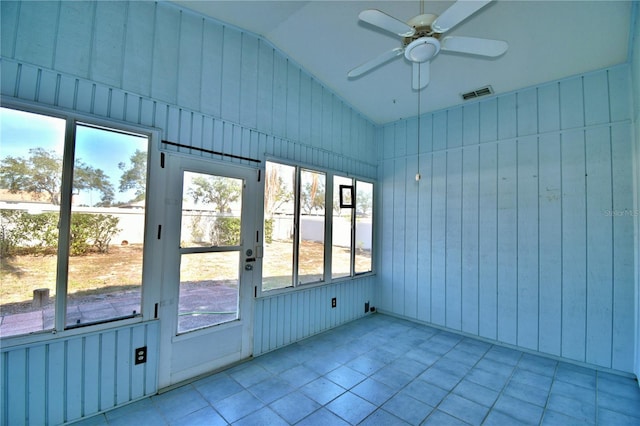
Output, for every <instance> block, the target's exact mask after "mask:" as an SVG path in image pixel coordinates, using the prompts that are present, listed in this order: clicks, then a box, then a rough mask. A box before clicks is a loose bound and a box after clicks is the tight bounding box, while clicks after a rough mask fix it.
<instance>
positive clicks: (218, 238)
mask: <svg viewBox="0 0 640 426" xmlns="http://www.w3.org/2000/svg"><path fill="white" fill-rule="evenodd" d="M240 226H241V225H240V218H239V217H218V218H216V220H215V223H214V226H213V228H212V229H211V233H212V235H211V241H212V242H213V243H214V244H215V245H218V246H237V245H239V244H240Z"/></svg>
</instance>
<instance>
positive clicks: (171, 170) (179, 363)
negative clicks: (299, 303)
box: [158, 155, 260, 388]
mask: <svg viewBox="0 0 640 426" xmlns="http://www.w3.org/2000/svg"><path fill="white" fill-rule="evenodd" d="M165 164H166V167H167V169H168V170H167V171H168V173H167V178H168V179H167V197H166V200H165V210H166V212H165V221H164V223H163V225H162V229H161V231H160V234H161V238H162V240H163V247H164V253H163V271H164V272H163V279H162V302H161V303H160V312H159V314H160V321H161V334H160V339H161V342H160V354H159V357H160V358H159V359H160V365H159V368H160V371H159V376H158V377H159V388H164V387H166V386H169V385H172V384H175V383H179V382H182V381H184V380H187V379H191V378H194V377H197V376H199V375H202V374H205V373H208V372H211V371H213V370H215V369H219V368H221V367H224V366H227V365H230V364H232V363H234V362H236V361H239V360H242V359H244V358H248V357H249V356H251V354H252V343H253V330H252V325H253V296H254V291H253V290H254V285H255V284H254V282H253V280H254V276H255V275H257V273H254V271H256V270H257V268H256V263H257V262H259V261H260V260H259V259H258V258H257V256H256V250H258V249H259V247H258V242H257V235H258V234H257V230H258V226H257V220H256V210H258V209H257V208H256V207H257V206H256V203H257V180H258V172H257V170H256V169H251V168H248V167H243V166H230V165H225V164H219V163H216V162H210V161H203V160H195V159H188V158H184V157H180V156H176V155H173V156H167V159H166V162H165Z"/></svg>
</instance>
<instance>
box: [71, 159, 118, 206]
mask: <svg viewBox="0 0 640 426" xmlns="http://www.w3.org/2000/svg"><path fill="white" fill-rule="evenodd" d="M73 189H74V190H77V191H83V190H97V191H99V192H100V193H101V194H102V197H101V199H100V202H99V203H97V204H96V205H97V206H110V205H111V203H113V200H114V198H115V194H114V191H113V185H111V183H110V182H109V176H107V175H106V174H105V173H104V172H103V171H102V170H101V169H95V168H93V167H91V166H89V165H87V164H85V163H84V162H82V160H79V159H78V160H76V165H75V170H74V173H73ZM74 192H75V191H74Z"/></svg>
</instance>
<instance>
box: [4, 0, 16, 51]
mask: <svg viewBox="0 0 640 426" xmlns="http://www.w3.org/2000/svg"><path fill="white" fill-rule="evenodd" d="M19 14H20V3H19V2H13V1H3V2H2V3H0V54H2V56H4V57H7V58H13V56H14V53H15V43H16V31H17V28H18V16H19Z"/></svg>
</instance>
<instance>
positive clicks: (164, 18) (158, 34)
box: [151, 3, 180, 103]
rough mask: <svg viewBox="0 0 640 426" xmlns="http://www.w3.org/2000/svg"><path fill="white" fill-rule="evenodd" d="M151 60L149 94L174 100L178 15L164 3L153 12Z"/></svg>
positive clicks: (163, 99)
mask: <svg viewBox="0 0 640 426" xmlns="http://www.w3.org/2000/svg"><path fill="white" fill-rule="evenodd" d="M154 19H155V22H156V25H155V31H154V40H153V62H152V67H151V96H152V97H153V98H156V99H158V100H161V101H166V102H170V103H175V102H176V97H177V94H178V93H177V92H178V88H177V86H178V61H177V60H176V58H177V57H178V47H179V45H178V43H176V40H178V37H179V35H180V15H179V14H176V13H174V11H173V9H171V8H170V7H169V6H167V5H166V4H164V3H159V4H158V5H157V7H156V14H155V17H154Z"/></svg>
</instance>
